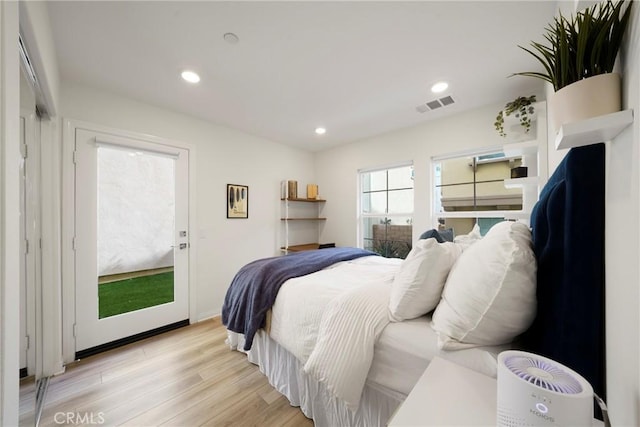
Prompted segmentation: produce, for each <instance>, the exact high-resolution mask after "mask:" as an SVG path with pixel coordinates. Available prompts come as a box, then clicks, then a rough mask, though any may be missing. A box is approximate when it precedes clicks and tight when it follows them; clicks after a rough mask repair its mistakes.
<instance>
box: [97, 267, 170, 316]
mask: <svg viewBox="0 0 640 427" xmlns="http://www.w3.org/2000/svg"><path fill="white" fill-rule="evenodd" d="M98 297H99V300H98V301H99V304H98V306H99V308H98V311H99V318H100V319H103V318H105V317H109V316H115V315H116V314H122V313H128V312H130V311H135V310H140V309H142V308H146V307H153V306H154V305H159V304H165V303H168V302H171V301H173V271H170V272H168V273H160V274H154V275H153V276H143V277H136V278H134V279H126V280H119V281H117V282H111V283H104V284H102V285H98Z"/></svg>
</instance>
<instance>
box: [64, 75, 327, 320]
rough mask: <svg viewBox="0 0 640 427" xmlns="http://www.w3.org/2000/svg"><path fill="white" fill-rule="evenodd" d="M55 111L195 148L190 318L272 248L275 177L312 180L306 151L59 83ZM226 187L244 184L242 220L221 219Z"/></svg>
mask: <svg viewBox="0 0 640 427" xmlns="http://www.w3.org/2000/svg"><path fill="white" fill-rule="evenodd" d="M61 100H62V102H61V113H62V116H63V117H64V118H65V119H76V120H83V121H87V122H92V123H96V124H100V125H104V126H109V127H113V128H117V129H122V130H126V131H133V132H139V133H144V134H149V135H154V136H158V137H162V138H168V139H172V140H177V141H184V142H187V143H189V144H192V145H193V146H194V147H195V151H196V161H195V165H193V166H195V168H196V183H195V184H196V191H197V201H196V206H195V207H193V208H195V209H196V212H197V222H198V224H197V230H198V235H197V236H192V238H191V241H192V244H193V243H195V244H197V261H196V263H197V267H196V268H197V274H196V278H195V281H194V283H195V284H197V301H198V302H197V313H198V318H205V317H208V316H211V315H214V314H218V313H220V309H221V307H222V302H223V299H224V295H225V292H226V290H227V287H228V286H229V284H230V282H231V280H232V278H233V276H234V274H235V273H236V272H237V270H238V269H239V268H240V267H241V266H242V265H244V264H246V263H247V262H249V261H252V260H255V259H257V258H263V257H267V256H273V255H275V254H276V253H277V251H276V249H277V248H278V247H279V245H280V241H279V237H280V236H279V230H280V221H279V218H280V181H281V180H283V179H297V180H298V182H314V181H315V173H314V170H315V167H314V162H313V154H312V153H310V152H306V151H303V150H298V149H294V148H291V147H288V146H285V145H282V144H278V143H274V142H271V141H268V140H265V139H262V138H258V137H254V136H251V135H247V134H244V133H242V132H239V131H236V130H232V129H230V128H226V127H224V126H218V125H215V124H212V123H210V122H205V121H203V120H199V119H195V118H192V117H189V116H186V115H182V114H178V113H174V112H171V111H168V110H165V109H161V108H157V107H154V106H150V105H147V104H143V103H140V102H137V101H134V100H131V99H127V98H124V97H121V96H118V95H115V94H111V93H107V92H103V91H100V90H96V89H92V88H87V87H83V86H79V85H76V84H72V83H68V82H65V83H63V85H62V91H61ZM226 184H242V185H248V186H249V218H248V219H227V218H226Z"/></svg>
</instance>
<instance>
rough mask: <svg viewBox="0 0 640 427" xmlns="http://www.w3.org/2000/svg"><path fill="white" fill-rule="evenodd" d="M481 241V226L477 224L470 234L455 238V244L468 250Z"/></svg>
mask: <svg viewBox="0 0 640 427" xmlns="http://www.w3.org/2000/svg"><path fill="white" fill-rule="evenodd" d="M480 239H482V234H480V226H479V225H478V224H477V223H476V224H475V225H474V226H473V228H472V229H471V232H469V234H461V235H459V236H456V237H454V238H453V242H454V243H457V244H459V245H461V246H462V249H466V248H468V247H469V246H471V245H472V244H473V243H475V242H477V241H478V240H480Z"/></svg>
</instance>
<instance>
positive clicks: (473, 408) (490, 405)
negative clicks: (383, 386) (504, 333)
mask: <svg viewBox="0 0 640 427" xmlns="http://www.w3.org/2000/svg"><path fill="white" fill-rule="evenodd" d="M496 395H497V391H496V380H495V379H494V378H491V377H488V376H486V375H483V374H481V373H478V372H476V371H472V370H471V369H468V368H465V367H463V366H460V365H456V364H455V363H453V362H449V361H448V360H445V359H441V358H439V357H436V358H434V359H433V360H432V361H431V363H430V364H429V366H428V367H427V369H426V370H425V371H424V374H422V377H420V379H419V380H418V382H417V383H416V385H415V387H414V388H413V390H412V391H411V393H410V394H409V396H408V397H407V399H406V400H405V401H404V403H403V404H402V406H401V407H400V409H399V410H398V411H397V412H396V413H395V415H394V416H393V417H392V418H391V420H390V421H389V427H401V426H402V427H409V426H462V425H464V426H495V425H496V405H497V404H496Z"/></svg>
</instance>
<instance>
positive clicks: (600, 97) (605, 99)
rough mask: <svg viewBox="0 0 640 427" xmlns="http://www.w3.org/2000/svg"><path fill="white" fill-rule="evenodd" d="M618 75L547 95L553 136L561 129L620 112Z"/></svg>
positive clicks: (595, 79)
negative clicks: (578, 122) (561, 127)
mask: <svg viewBox="0 0 640 427" xmlns="http://www.w3.org/2000/svg"><path fill="white" fill-rule="evenodd" d="M620 93H621V83H620V74H617V73H607V74H599V75H597V76H593V77H589V78H587V79H583V80H580V81H577V82H575V83H572V84H570V85H568V86H565V87H563V88H562V89H560V90H559V91H557V92H555V93H553V94H552V95H550V96H549V99H548V100H547V105H548V108H549V121H550V125H551V126H552V127H553V129H554V131H555V133H558V130H560V126H562V125H564V124H567V123H573V122H577V121H580V120H585V119H590V118H592V117H597V116H601V115H604V114H609V113H615V112H616V111H620V109H621V101H620Z"/></svg>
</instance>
